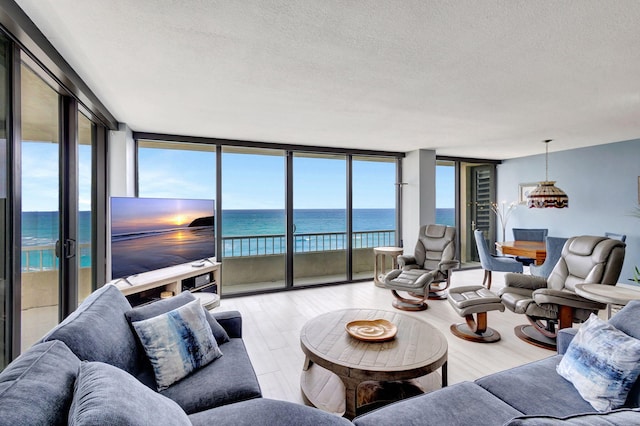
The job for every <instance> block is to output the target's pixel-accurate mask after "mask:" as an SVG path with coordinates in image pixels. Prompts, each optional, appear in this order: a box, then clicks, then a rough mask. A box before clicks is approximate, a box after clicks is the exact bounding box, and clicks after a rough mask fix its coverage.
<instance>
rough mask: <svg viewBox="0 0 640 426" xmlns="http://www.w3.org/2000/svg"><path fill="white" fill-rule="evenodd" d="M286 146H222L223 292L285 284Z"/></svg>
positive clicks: (245, 290) (235, 292)
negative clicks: (284, 147)
mask: <svg viewBox="0 0 640 426" xmlns="http://www.w3.org/2000/svg"><path fill="white" fill-rule="evenodd" d="M285 161H286V156H285V151H282V150H269V149H256V148H248V147H247V148H244V147H233V146H228V147H227V146H225V147H223V148H222V250H223V255H222V256H221V258H222V270H223V274H224V286H223V294H237V293H246V292H253V291H261V290H273V289H282V288H284V287H285V285H286V282H285V281H286V280H285V275H286V274H285V272H286V253H287V244H286V241H287V240H286V232H285V229H286V223H287V222H286V212H285V170H286V167H285Z"/></svg>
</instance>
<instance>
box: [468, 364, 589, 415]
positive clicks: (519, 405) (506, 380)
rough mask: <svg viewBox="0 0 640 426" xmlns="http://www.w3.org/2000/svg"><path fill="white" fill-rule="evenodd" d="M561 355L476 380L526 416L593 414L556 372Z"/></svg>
mask: <svg viewBox="0 0 640 426" xmlns="http://www.w3.org/2000/svg"><path fill="white" fill-rule="evenodd" d="M561 359H562V355H554V356H552V357H549V358H545V359H542V360H540V361H535V362H531V363H528V364H525V365H521V366H519V367H515V368H511V369H509V370H505V371H501V372H499V373H494V374H490V375H488V376H485V377H482V378H480V379H478V380H476V381H475V383H477V384H478V385H480V386H482V387H483V388H485V389H486V390H488V391H489V392H491V393H492V394H494V395H495V396H497V397H498V398H500V399H501V400H503V401H505V402H506V403H507V404H509V405H511V406H512V407H514V408H515V409H516V410H519V411H521V412H522V414H527V415H536V416H537V415H550V416H558V417H562V416H570V415H572V414H576V413H587V412H595V409H594V408H593V407H592V406H591V404H589V403H588V402H587V401H585V400H584V399H582V397H581V396H580V394H579V393H578V391H576V389H575V387H573V385H572V384H571V382H569V381H568V380H565V379H564V378H562V376H560V375H559V374H558V373H557V372H556V367H557V365H558V364H559V363H560V360H561Z"/></svg>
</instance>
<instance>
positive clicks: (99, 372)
mask: <svg viewBox="0 0 640 426" xmlns="http://www.w3.org/2000/svg"><path fill="white" fill-rule="evenodd" d="M69 424H70V425H114V426H120V425H122V426H125V425H160V424H165V425H190V424H191V422H190V421H189V418H188V417H187V414H186V413H185V412H184V411H182V409H181V408H180V407H179V406H178V404H176V403H175V402H173V401H171V400H170V399H169V398H165V397H164V396H162V395H160V394H158V393H156V392H154V391H152V390H151V389H149V388H147V387H145V386H144V385H143V384H142V383H140V382H138V381H137V380H136V379H135V378H134V377H133V376H131V375H130V374H128V373H126V372H125V371H122V370H120V369H118V368H115V367H113V366H111V365H109V364H104V363H101V362H86V361H85V362H83V363H82V365H81V366H80V369H79V371H78V379H77V381H76V386H75V391H74V398H73V402H72V404H71V409H70V410H69Z"/></svg>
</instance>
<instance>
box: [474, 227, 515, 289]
mask: <svg viewBox="0 0 640 426" xmlns="http://www.w3.org/2000/svg"><path fill="white" fill-rule="evenodd" d="M473 236H474V237H475V239H476V246H477V248H478V256H479V257H480V264H481V265H482V269H484V278H483V280H482V285H483V286H484V285H485V283H486V287H487V289H490V288H491V272H492V271H498V272H519V273H522V263H520V262H518V261H517V260H515V259H514V258H513V257H509V256H494V255H492V254H491V252H490V251H489V246H488V245H487V241H486V240H485V239H484V232H482V231H481V230H479V229H476V230H475V231H473Z"/></svg>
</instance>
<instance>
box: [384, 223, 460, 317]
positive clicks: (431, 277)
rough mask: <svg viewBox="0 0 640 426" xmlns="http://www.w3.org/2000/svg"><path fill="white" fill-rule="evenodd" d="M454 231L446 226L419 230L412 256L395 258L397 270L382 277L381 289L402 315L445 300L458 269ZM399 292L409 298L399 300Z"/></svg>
mask: <svg viewBox="0 0 640 426" xmlns="http://www.w3.org/2000/svg"><path fill="white" fill-rule="evenodd" d="M455 240H456V228H454V227H451V226H446V225H424V226H421V227H420V233H419V236H418V242H417V243H416V248H415V253H414V255H413V256H410V255H402V256H398V268H399V269H394V270H393V271H391V272H389V273H388V274H387V275H386V276H385V277H384V286H385V287H386V288H388V289H390V290H391V293H392V294H393V296H394V297H395V300H394V301H393V306H394V307H396V308H398V309H402V310H405V311H422V310H424V309H427V303H426V299H427V298H433V299H446V297H447V296H446V293H445V290H446V289H447V288H448V287H449V285H450V283H451V271H452V269H454V268H457V267H458V266H459V265H460V262H458V261H457V260H455V259H454V257H455V255H456V242H455ZM399 291H403V292H407V293H409V295H411V296H412V298H406V297H402V296H400V295H399V294H398V292H399Z"/></svg>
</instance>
